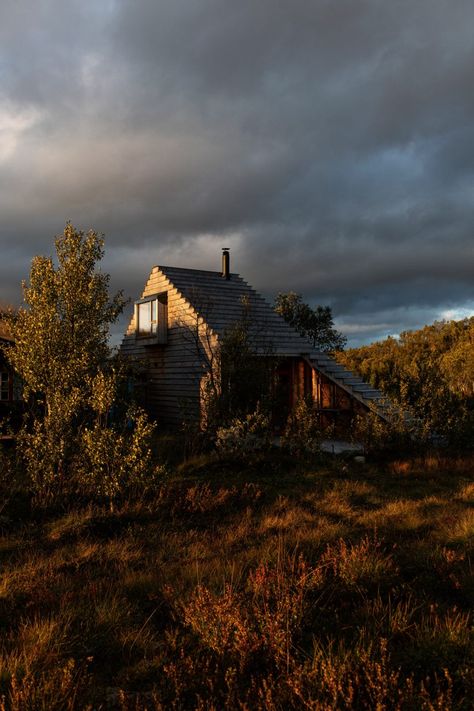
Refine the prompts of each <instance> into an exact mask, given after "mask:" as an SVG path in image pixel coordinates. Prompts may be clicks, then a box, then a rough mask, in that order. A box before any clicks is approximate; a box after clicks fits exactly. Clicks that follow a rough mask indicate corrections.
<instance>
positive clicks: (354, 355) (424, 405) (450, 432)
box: [337, 317, 474, 447]
mask: <svg viewBox="0 0 474 711" xmlns="http://www.w3.org/2000/svg"><path fill="white" fill-rule="evenodd" d="M337 357H338V360H339V362H341V363H343V364H344V365H345V366H346V367H347V368H349V369H350V370H353V371H356V372H357V373H358V374H360V375H361V376H362V377H363V378H364V379H366V380H368V381H369V382H370V383H371V384H372V385H373V386H374V387H376V388H380V389H381V390H382V391H383V392H385V393H386V394H387V395H388V396H389V397H391V398H392V399H393V400H394V401H395V402H396V403H398V404H399V405H401V406H402V408H404V409H405V410H408V411H410V412H412V413H413V414H414V415H415V416H416V417H417V418H419V419H420V420H423V422H424V423H425V424H426V428H427V429H429V430H430V432H435V433H437V434H439V435H440V436H442V437H443V438H444V439H445V440H446V441H447V442H449V443H451V444H455V445H462V446H464V447H465V446H469V445H470V446H472V445H473V444H474V437H473V435H474V317H472V318H466V319H463V320H461V321H439V322H435V323H434V324H432V325H431V326H425V327H424V328H421V329H420V330H418V331H405V332H404V333H402V334H401V335H400V337H399V338H392V337H389V338H387V339H386V340H384V341H379V342H376V343H373V344H371V345H369V346H362V347H360V348H352V349H349V350H347V351H344V352H341V353H338V356H337Z"/></svg>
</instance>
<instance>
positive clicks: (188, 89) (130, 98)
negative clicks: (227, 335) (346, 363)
mask: <svg viewBox="0 0 474 711" xmlns="http://www.w3.org/2000/svg"><path fill="white" fill-rule="evenodd" d="M66 220H71V221H72V222H73V224H74V225H76V226H77V227H81V228H83V229H88V228H90V227H92V228H94V229H96V230H98V231H100V232H104V233H105V236H106V250H107V253H106V259H105V268H106V269H107V271H109V272H110V273H111V275H112V285H113V287H114V288H115V289H118V288H123V289H124V290H125V292H126V294H127V295H129V296H130V297H132V299H133V298H138V296H139V292H141V289H142V287H143V282H144V281H145V279H146V277H147V275H148V272H149V270H150V268H151V266H152V265H153V264H171V265H176V266H186V267H196V268H204V269H219V267H220V249H221V247H223V246H224V247H230V248H231V256H232V270H233V271H238V272H240V273H241V274H242V276H244V278H245V279H246V280H247V281H248V282H250V283H251V284H252V285H253V286H255V287H256V288H257V289H258V290H259V291H262V292H263V293H264V294H265V295H266V296H268V297H272V296H273V295H274V294H276V293H277V292H278V291H289V290H293V291H297V292H301V293H302V294H303V297H304V298H305V300H307V301H309V302H310V303H312V304H317V303H321V304H329V305H331V306H332V308H333V312H334V315H335V318H336V323H337V325H338V326H339V327H340V328H341V329H342V330H343V331H344V332H345V333H346V334H347V335H348V336H349V339H350V342H351V343H353V344H356V343H361V342H370V341H372V340H374V339H376V338H379V337H383V336H386V335H387V334H395V333H398V332H400V331H401V330H403V329H407V328H415V327H418V326H421V325H423V324H425V323H428V322H431V321H433V320H435V319H439V318H443V317H445V318H460V317H462V316H465V315H470V314H471V313H474V291H473V290H474V278H473V277H474V239H473V237H474V3H473V2H472V0H385V1H384V0H79V1H78V2H75V1H72V0H1V2H0V246H1V251H0V300H9V301H16V302H18V300H19V298H20V288H19V284H20V280H21V279H22V278H26V277H27V276H28V272H29V266H30V261H31V258H32V257H33V256H34V255H35V254H38V253H42V254H50V253H51V252H52V250H53V246H52V245H53V237H54V235H55V234H57V233H59V232H61V231H62V229H63V228H64V224H65V222H66Z"/></svg>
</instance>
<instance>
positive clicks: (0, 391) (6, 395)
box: [0, 372, 10, 400]
mask: <svg viewBox="0 0 474 711" xmlns="http://www.w3.org/2000/svg"><path fill="white" fill-rule="evenodd" d="M0 400H10V378H9V376H8V373H6V372H1V373H0Z"/></svg>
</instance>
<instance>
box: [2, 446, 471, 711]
mask: <svg viewBox="0 0 474 711" xmlns="http://www.w3.org/2000/svg"><path fill="white" fill-rule="evenodd" d="M179 451H180V441H179V439H177V438H176V437H174V436H167V437H166V436H161V437H158V438H156V439H155V444H154V456H155V457H156V458H159V459H160V460H161V461H166V462H167V464H166V467H164V468H163V471H162V476H161V480H160V481H157V482H156V485H155V487H154V488H153V489H150V490H145V491H141V492H138V491H137V492H135V493H133V492H132V493H130V492H129V493H128V494H127V495H124V496H122V497H121V498H118V499H116V501H115V504H114V507H113V510H111V507H110V504H109V502H108V501H107V500H105V499H104V501H103V503H100V502H99V503H98V502H97V500H94V498H93V497H89V498H88V497H86V496H84V497H83V498H82V499H77V498H75V499H69V500H65V499H64V500H63V501H62V503H61V505H58V504H55V505H49V506H48V505H44V506H43V507H41V506H38V505H37V504H35V503H34V500H33V499H32V497H31V496H27V495H26V494H25V492H24V491H22V490H21V488H19V489H17V490H15V489H14V488H12V487H11V486H10V482H9V481H8V477H3V479H2V487H3V488H2V501H3V502H4V504H3V508H2V511H1V519H0V528H1V530H0V533H1V537H0V560H1V571H2V572H1V581H0V640H1V642H0V698H2V701H1V704H0V708H2V711H3V709H12V710H13V709H18V710H20V709H21V710H23V709H51V710H54V709H91V710H92V709H130V711H131V710H132V709H133V710H139V709H170V708H171V709H173V708H174V709H236V708H237V709H238V708H241V709H288V708H295V709H468V708H472V701H471V699H472V698H473V691H474V674H473V655H474V635H473V630H472V618H471V614H472V613H471V611H472V603H473V596H474V569H473V564H472V560H473V553H474V476H473V460H472V459H471V458H466V457H458V456H455V455H449V456H448V455H447V454H446V455H445V456H440V455H439V454H434V455H431V456H428V455H424V456H423V457H419V458H403V459H391V460H389V461H372V462H370V461H369V462H368V463H359V462H355V461H353V460H352V459H351V458H349V457H347V458H328V459H324V458H323V457H322V455H316V454H314V455H309V456H306V457H300V458H297V457H295V455H294V454H293V455H292V456H291V457H290V456H289V455H288V454H286V453H285V452H284V451H280V450H267V451H266V452H264V453H263V454H258V453H253V454H252V457H251V458H250V459H249V458H247V459H246V460H245V461H243V460H239V458H238V457H235V456H233V457H229V458H226V457H225V456H220V457H217V455H215V454H212V453H211V454H201V455H200V456H196V457H194V458H188V459H187V460H186V461H181V458H180V457H179V456H178V454H177V453H178V452H179ZM4 464H5V461H4ZM3 471H5V467H4V469H3Z"/></svg>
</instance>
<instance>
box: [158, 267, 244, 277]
mask: <svg viewBox="0 0 474 711" xmlns="http://www.w3.org/2000/svg"><path fill="white" fill-rule="evenodd" d="M153 269H161V270H163V269H173V270H174V271H180V272H193V273H194V274H214V275H216V276H219V277H221V278H223V277H222V272H220V271H216V270H213V269H190V268H189V267H173V266H171V265H166V264H155V265H154V266H153V267H152V270H153ZM230 276H231V277H237V278H238V279H242V277H241V276H240V274H239V273H238V272H231V273H230Z"/></svg>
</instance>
